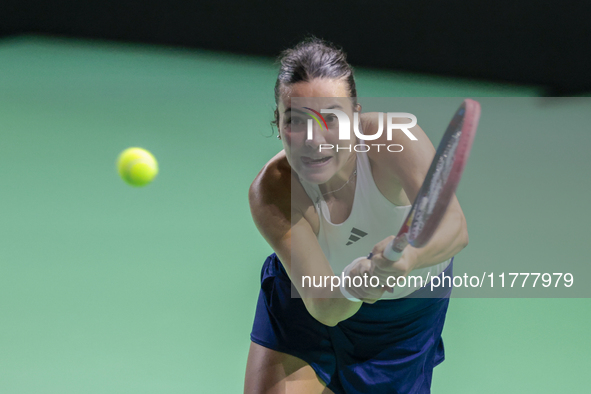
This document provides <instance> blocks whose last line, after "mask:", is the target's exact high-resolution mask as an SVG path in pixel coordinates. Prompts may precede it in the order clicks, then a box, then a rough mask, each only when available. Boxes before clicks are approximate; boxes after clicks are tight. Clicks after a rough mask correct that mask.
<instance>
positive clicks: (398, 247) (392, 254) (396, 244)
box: [383, 234, 408, 261]
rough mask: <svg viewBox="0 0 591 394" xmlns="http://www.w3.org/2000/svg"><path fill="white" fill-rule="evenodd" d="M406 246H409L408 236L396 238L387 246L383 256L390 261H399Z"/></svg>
mask: <svg viewBox="0 0 591 394" xmlns="http://www.w3.org/2000/svg"><path fill="white" fill-rule="evenodd" d="M406 245H408V241H407V239H406V234H404V235H403V236H402V237H396V238H394V239H393V240H392V241H390V243H389V244H388V245H387V246H386V248H385V249H384V253H383V255H384V257H385V258H387V259H388V260H391V261H398V260H399V259H400V256H402V251H403V250H404V248H405V247H406Z"/></svg>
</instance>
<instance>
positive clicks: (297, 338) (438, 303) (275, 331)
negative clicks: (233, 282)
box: [250, 253, 453, 394]
mask: <svg viewBox="0 0 591 394" xmlns="http://www.w3.org/2000/svg"><path fill="white" fill-rule="evenodd" d="M452 265H453V260H452V263H451V264H450V265H449V266H448V267H447V268H446V269H445V271H444V272H445V275H448V276H451V275H452ZM291 286H292V284H291V281H290V279H289V277H288V276H287V273H286V272H285V269H284V268H283V265H282V264H281V262H280V261H279V258H278V257H277V255H276V254H275V253H273V254H272V255H271V256H269V257H268V258H267V260H266V261H265V263H264V264H263V269H262V272H261V291H260V294H259V299H258V303H257V308H256V314H255V318H254V325H253V328H252V333H251V334H250V338H251V340H252V341H253V342H255V343H257V344H259V345H261V346H264V347H267V348H269V349H273V350H276V351H279V352H283V353H287V354H290V355H293V356H295V357H298V358H300V359H302V360H304V361H305V362H307V363H308V364H309V365H310V366H311V367H312V368H313V369H314V370H315V371H316V374H317V375H318V376H319V377H320V378H321V379H322V380H323V381H324V382H325V383H326V385H327V387H328V388H330V389H331V390H332V391H333V392H335V393H336V394H352V393H372V394H381V393H384V394H386V393H387V394H394V393H409V394H410V393H413V394H414V393H429V392H430V387H431V377H432V374H433V368H434V367H435V366H436V365H438V364H439V363H441V362H442V361H443V359H444V349H443V340H442V339H441V332H442V330H443V323H444V322H445V314H446V312H447V306H448V304H449V296H450V294H451V288H450V287H442V288H441V289H440V291H439V292H438V294H436V295H435V297H433V295H434V294H433V293H431V292H430V291H429V290H428V289H426V288H425V289H419V290H417V291H415V292H414V293H412V294H411V295H410V296H408V297H405V298H400V299H395V300H380V301H377V302H376V303H374V304H367V303H364V304H363V305H362V306H361V308H360V309H359V311H358V312H357V313H356V314H355V315H353V316H352V317H350V318H349V319H347V320H344V321H342V322H340V323H339V324H337V325H336V326H335V327H329V326H326V325H324V324H322V323H320V322H319V321H318V320H316V319H314V318H313V317H312V316H311V315H310V313H309V312H308V311H307V309H306V307H305V305H304V302H303V301H302V299H301V298H292V296H291V291H292V288H291ZM294 291H295V289H294ZM420 292H423V294H425V293H426V292H429V294H430V295H429V297H430V298H420V297H421V293H420Z"/></svg>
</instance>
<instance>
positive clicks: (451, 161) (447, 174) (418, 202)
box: [383, 99, 480, 261]
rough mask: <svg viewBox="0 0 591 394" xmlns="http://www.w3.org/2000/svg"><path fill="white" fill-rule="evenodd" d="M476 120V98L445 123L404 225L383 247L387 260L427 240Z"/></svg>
mask: <svg viewBox="0 0 591 394" xmlns="http://www.w3.org/2000/svg"><path fill="white" fill-rule="evenodd" d="M479 119H480V104H479V103H478V101H474V100H470V99H466V100H464V102H463V103H462V105H461V106H460V108H459V109H458V110H457V111H456V113H455V115H454V116H453V118H452V120H451V122H450V123H449V126H447V130H446V131H445V134H444V135H443V138H442V139H441V142H440V143H439V146H438V147H437V151H436V153H435V157H434V158H433V161H432V162H431V167H429V171H428V172H427V176H426V177H425V180H424V181H423V185H422V186H421V189H420V190H419V193H418V195H417V197H416V198H415V201H414V202H413V204H412V208H411V209H410V212H409V213H408V216H407V217H406V219H405V221H404V224H403V225H402V227H401V228H400V231H399V232H398V235H396V238H394V240H393V241H392V242H390V243H389V244H388V246H386V249H384V253H383V255H384V257H385V258H387V259H388V260H392V261H397V260H398V259H399V258H400V256H401V255H402V251H403V250H404V248H405V247H406V246H407V245H408V244H410V245H412V246H414V247H415V248H420V247H422V246H424V245H425V244H426V243H427V242H429V240H430V239H431V236H432V235H433V233H434V232H435V230H436V229H437V226H439V223H440V222H441V219H442V218H443V215H444V214H445V210H446V209H447V206H448V205H449V202H450V201H451V198H452V197H453V195H454V192H455V191H456V188H457V186H458V183H460V178H461V177H462V172H463V171H464V167H465V166H466V162H467V161H468V155H469V154H470V149H471V147H472V141H473V140H474V135H475V134H476V128H477V127H478V120H479Z"/></svg>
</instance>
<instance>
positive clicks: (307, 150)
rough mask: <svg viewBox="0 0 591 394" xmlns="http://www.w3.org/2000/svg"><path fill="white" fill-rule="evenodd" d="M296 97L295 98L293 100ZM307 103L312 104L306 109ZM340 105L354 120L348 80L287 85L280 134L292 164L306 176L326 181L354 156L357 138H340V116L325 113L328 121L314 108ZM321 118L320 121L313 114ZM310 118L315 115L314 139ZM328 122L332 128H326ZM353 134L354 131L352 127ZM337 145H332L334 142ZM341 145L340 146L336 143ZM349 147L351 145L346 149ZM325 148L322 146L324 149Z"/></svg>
mask: <svg viewBox="0 0 591 394" xmlns="http://www.w3.org/2000/svg"><path fill="white" fill-rule="evenodd" d="M292 98H294V99H293V100H292ZM305 107H307V108H309V109H306V108H305ZM332 108H334V109H338V110H340V111H343V112H345V113H346V114H347V116H349V119H350V121H351V125H352V124H353V106H352V100H351V98H350V97H349V91H348V88H347V84H346V83H345V82H344V81H343V80H340V79H313V80H312V81H310V82H298V83H296V84H293V85H290V86H289V87H288V88H287V89H286V88H284V89H283V93H282V95H281V100H280V102H279V105H278V107H277V109H278V111H279V134H280V135H281V139H282V141H283V147H284V148H285V153H286V156H287V160H288V161H289V164H290V165H291V168H292V169H293V170H294V171H295V172H297V173H298V175H299V176H300V177H301V178H303V179H304V180H306V181H308V182H310V183H315V184H322V183H325V182H327V181H328V180H330V179H331V178H332V177H333V176H335V174H337V173H338V172H339V171H340V170H341V169H342V168H343V166H344V165H345V164H346V163H347V162H349V161H350V160H354V155H355V152H354V150H353V149H351V152H349V149H348V148H349V146H353V145H355V143H356V140H355V139H354V138H353V139H351V140H339V127H338V120H337V117H336V116H335V115H334V114H330V113H324V114H321V115H322V117H323V118H324V120H325V121H326V125H325V124H324V122H323V121H322V120H321V119H320V118H319V117H318V116H317V115H316V114H314V112H313V111H311V110H310V109H312V110H314V111H316V112H318V113H320V110H321V109H332ZM310 114H313V115H314V116H315V117H316V118H317V119H319V120H320V122H319V123H320V125H319V124H318V122H317V121H316V120H314V119H313V117H312V116H311V115H310ZM308 119H312V137H313V138H312V139H308V138H307V137H308ZM326 126H328V129H327V128H326ZM350 133H351V134H350V135H351V136H353V135H354V134H353V131H352V130H350ZM331 145H332V146H333V147H334V148H330V146H331ZM337 146H340V147H341V149H339V150H338V152H337V149H336V147H337ZM342 147H347V149H342ZM321 148H322V149H321Z"/></svg>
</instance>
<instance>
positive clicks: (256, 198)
mask: <svg viewBox="0 0 591 394" xmlns="http://www.w3.org/2000/svg"><path fill="white" fill-rule="evenodd" d="M248 199H249V203H250V209H251V213H252V216H253V219H254V220H255V222H257V223H258V222H259V221H263V222H265V221H267V220H266V219H272V220H274V221H277V220H279V221H283V220H288V221H290V220H291V214H292V212H294V211H296V212H297V211H299V212H300V213H301V214H302V215H304V216H305V212H306V211H307V210H308V208H309V207H310V206H312V201H311V200H310V198H309V197H308V196H307V194H306V192H305V190H304V188H303V187H302V185H301V183H300V181H299V178H298V177H297V174H296V173H295V172H294V171H292V169H291V166H290V165H289V162H288V161H287V157H286V156H285V151H283V150H282V151H281V152H279V153H278V154H276V155H275V156H274V157H273V158H271V160H269V161H268V162H267V164H265V165H264V166H263V168H262V169H261V171H260V172H259V173H258V175H257V176H256V177H255V179H254V180H253V182H252V184H251V185H250V188H249V193H248Z"/></svg>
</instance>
